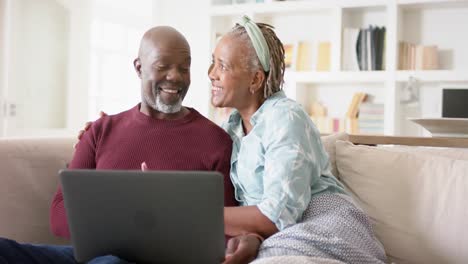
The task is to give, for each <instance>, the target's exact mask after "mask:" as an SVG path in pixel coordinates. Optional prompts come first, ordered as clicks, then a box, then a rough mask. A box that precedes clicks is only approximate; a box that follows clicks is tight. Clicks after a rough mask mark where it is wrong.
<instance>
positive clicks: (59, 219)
mask: <svg viewBox="0 0 468 264" xmlns="http://www.w3.org/2000/svg"><path fill="white" fill-rule="evenodd" d="M139 108H140V106H139V105H137V106H135V107H134V108H132V109H130V110H128V111H125V112H122V113H119V114H117V115H111V116H105V117H102V118H100V119H99V120H97V121H95V122H94V123H93V124H92V125H91V127H90V129H89V130H88V131H87V132H86V133H85V134H84V135H83V137H82V139H81V140H80V142H79V143H78V145H77V146H76V150H75V154H74V156H73V160H72V161H71V163H70V164H69V167H68V168H69V169H101V170H105V169H120V170H140V169H141V163H142V162H143V161H145V162H146V164H147V166H148V170H202V171H219V172H221V173H222V174H223V175H224V204H225V206H235V205H237V202H236V200H235V199H234V194H233V186H232V183H231V180H230V176H229V170H230V157H231V149H232V141H231V138H230V137H229V135H228V134H227V133H226V132H224V130H223V129H221V128H220V127H218V126H217V125H216V124H214V123H213V122H211V121H210V120H208V119H206V118H205V117H203V116H202V115H201V114H200V113H198V112H197V111H196V110H195V109H192V108H189V110H190V113H189V114H188V115H186V116H185V117H183V118H181V119H177V120H162V119H154V118H151V117H149V116H147V115H145V114H143V113H141V112H140V110H139ZM50 225H51V229H52V232H53V233H54V234H55V235H57V236H62V237H66V238H69V237H70V232H69V230H68V224H67V217H66V214H65V208H64V204H63V196H62V189H61V187H60V186H59V187H58V190H57V193H56V194H55V197H54V199H53V201H52V206H51V210H50Z"/></svg>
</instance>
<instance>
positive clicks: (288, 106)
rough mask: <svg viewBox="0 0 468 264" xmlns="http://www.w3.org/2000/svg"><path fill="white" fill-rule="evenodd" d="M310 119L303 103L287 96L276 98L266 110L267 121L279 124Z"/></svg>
mask: <svg viewBox="0 0 468 264" xmlns="http://www.w3.org/2000/svg"><path fill="white" fill-rule="evenodd" d="M309 119H310V118H309V115H308V114H307V112H306V111H305V110H304V108H303V107H302V105H300V104H299V103H298V102H296V101H294V100H292V99H289V98H287V97H286V98H281V99H279V100H276V101H275V102H274V103H273V104H271V105H270V107H269V108H268V109H267V110H266V111H265V121H267V122H271V123H274V124H277V125H284V123H296V122H305V121H308V120H309Z"/></svg>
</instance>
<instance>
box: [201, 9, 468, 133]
mask: <svg viewBox="0 0 468 264" xmlns="http://www.w3.org/2000/svg"><path fill="white" fill-rule="evenodd" d="M234 2H236V3H233V1H230V0H212V2H211V8H210V11H209V12H210V17H211V33H212V38H211V43H210V46H211V48H214V45H215V43H216V39H217V38H219V36H221V35H222V34H223V33H225V32H227V31H228V30H229V29H230V28H231V27H232V26H233V25H234V23H235V22H236V21H237V20H238V19H239V17H240V16H241V15H243V14H246V15H249V16H251V17H253V18H254V20H256V21H258V22H265V23H269V24H272V25H273V26H275V28H276V32H277V34H278V36H279V37H280V39H281V40H282V42H283V43H284V44H285V43H298V42H299V41H307V42H309V43H312V45H316V44H317V43H318V42H322V41H327V42H330V43H331V60H330V71H327V72H318V71H313V70H312V71H304V72H302V71H298V72H296V71H292V70H288V71H287V73H286V78H285V80H286V82H285V84H286V85H285V91H286V93H287V94H288V96H289V97H291V98H293V99H295V100H297V101H298V102H300V103H301V104H303V105H304V107H305V108H306V110H307V109H308V108H310V106H311V103H312V102H314V101H321V102H323V103H324V104H325V105H327V107H328V108H329V114H330V115H332V116H334V115H336V116H344V114H345V112H346V110H347V107H348V105H349V103H350V101H351V98H352V95H353V93H355V92H358V91H362V92H366V93H368V94H370V95H372V97H373V98H374V101H375V102H377V103H383V104H384V105H385V114H384V116H385V130H384V131H385V134H388V135H422V134H424V132H423V131H422V129H419V128H418V127H417V126H416V125H413V124H411V123H410V122H409V121H407V118H408V117H440V116H441V111H440V109H441V91H442V89H443V88H451V87H457V88H460V87H462V88H467V89H468V48H467V47H468V31H467V26H468V0H313V1H312V0H310V1H306V0H298V1H279V2H277V1H268V2H267V1H265V3H253V2H255V1H244V2H248V3H241V4H239V3H237V2H238V1H236V0H234ZM369 25H376V26H385V28H386V37H385V52H384V57H385V59H384V62H385V64H384V67H385V70H382V71H346V70H344V66H343V64H342V56H343V54H342V49H343V45H344V44H343V30H344V28H348V27H353V28H364V27H368V26H369ZM400 41H405V42H412V43H415V44H422V45H437V47H438V49H439V54H438V55H439V67H440V69H439V70H431V71H402V70H399V69H398V47H399V45H398V43H399V42H400ZM315 47H316V46H315ZM316 54H317V50H316V49H313V50H312V57H315V59H316ZM410 78H411V79H414V80H416V84H417V85H418V92H419V99H418V101H416V102H413V103H411V104H403V103H400V99H401V95H400V92H401V90H402V88H403V87H405V86H406V85H407V82H408V81H409V79H410ZM467 105H468V103H467Z"/></svg>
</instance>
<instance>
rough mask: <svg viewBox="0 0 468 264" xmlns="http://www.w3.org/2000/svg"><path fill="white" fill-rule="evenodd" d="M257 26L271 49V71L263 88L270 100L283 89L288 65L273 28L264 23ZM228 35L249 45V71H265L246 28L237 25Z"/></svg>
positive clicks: (246, 61) (247, 59) (247, 61)
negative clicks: (285, 70)
mask: <svg viewBox="0 0 468 264" xmlns="http://www.w3.org/2000/svg"><path fill="white" fill-rule="evenodd" d="M257 26H258V27H259V28H260V30H261V31H262V34H263V36H264V37H265V40H266V42H267V44H268V48H269V49H270V71H269V72H265V76H266V83H265V85H264V88H263V93H264V97H265V98H268V97H270V96H271V95H273V94H274V93H276V92H278V91H281V90H282V89H283V83H284V69H285V68H286V64H285V62H284V47H283V43H281V41H280V40H279V38H278V36H276V33H275V32H274V31H273V28H274V27H273V26H271V25H268V24H264V23H257ZM228 34H229V35H233V36H235V37H236V38H237V39H240V40H241V41H243V42H245V43H248V46H249V49H248V50H249V51H248V54H246V58H245V63H246V65H247V67H248V70H250V71H257V70H263V67H262V65H261V63H260V60H259V59H258V56H257V53H256V52H255V49H254V47H253V45H252V41H251V40H250V38H249V35H248V34H247V31H246V30H245V28H244V27H243V26H241V25H239V24H236V25H235V26H234V27H233V28H232V29H231V31H230V32H228Z"/></svg>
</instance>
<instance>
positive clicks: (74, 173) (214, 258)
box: [59, 170, 225, 263]
mask: <svg viewBox="0 0 468 264" xmlns="http://www.w3.org/2000/svg"><path fill="white" fill-rule="evenodd" d="M59 174H60V180H61V183H62V187H63V196H64V202H65V209H66V211H67V217H68V225H69V228H70V233H71V239H72V244H73V247H74V253H75V259H76V260H77V261H78V262H86V261H88V260H90V259H93V258H95V257H98V256H103V255H115V256H118V257H121V258H123V259H125V260H128V261H133V262H136V263H221V262H222V260H223V259H224V245H225V243H224V222H223V221H224V220H223V206H224V184H223V176H222V175H221V174H220V173H217V172H201V171H150V172H143V171H110V170H107V171H105V170H104V171H103V170H100V171H99V170H62V171H60V172H59Z"/></svg>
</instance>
